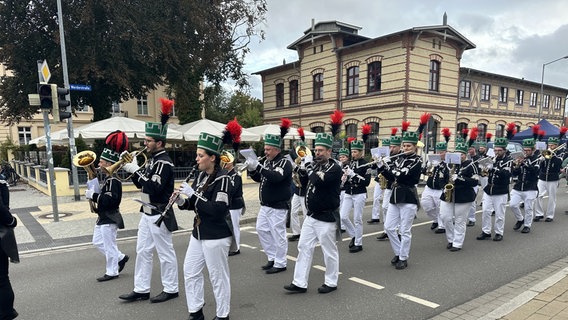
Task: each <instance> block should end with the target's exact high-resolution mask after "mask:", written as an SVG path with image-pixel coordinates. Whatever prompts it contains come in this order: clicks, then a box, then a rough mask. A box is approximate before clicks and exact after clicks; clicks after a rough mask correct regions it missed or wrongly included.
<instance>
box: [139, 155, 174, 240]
mask: <svg viewBox="0 0 568 320" xmlns="http://www.w3.org/2000/svg"><path fill="white" fill-rule="evenodd" d="M132 182H134V185H136V187H138V188H139V189H142V193H146V194H148V195H149V197H150V203H152V204H153V205H154V206H156V207H157V208H158V210H152V215H157V214H161V213H162V211H163V209H165V207H166V205H167V204H168V201H169V199H170V196H171V195H172V193H173V192H174V164H173V163H172V159H171V158H170V156H169V155H168V154H167V153H166V150H160V151H158V152H156V153H154V154H153V155H151V156H150V157H149V159H148V163H147V164H146V168H145V169H144V170H138V171H137V172H136V173H135V174H133V175H132ZM140 211H143V210H142V207H140ZM164 224H165V225H166V228H168V230H169V231H176V230H177V229H178V225H177V221H176V217H175V215H174V210H173V208H170V210H168V212H167V214H166V216H165V219H164Z"/></svg>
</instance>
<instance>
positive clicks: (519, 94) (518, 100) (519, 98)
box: [515, 89, 525, 105]
mask: <svg viewBox="0 0 568 320" xmlns="http://www.w3.org/2000/svg"><path fill="white" fill-rule="evenodd" d="M524 95H525V92H524V91H523V90H520V89H517V95H516V96H515V104H518V105H522V104H523V98H524Z"/></svg>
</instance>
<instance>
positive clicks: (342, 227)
mask: <svg viewBox="0 0 568 320" xmlns="http://www.w3.org/2000/svg"><path fill="white" fill-rule="evenodd" d="M343 198H345V190H341V192H340V193H339V209H340V210H341V205H342V204H343ZM340 224H341V229H342V230H345V226H343V221H340Z"/></svg>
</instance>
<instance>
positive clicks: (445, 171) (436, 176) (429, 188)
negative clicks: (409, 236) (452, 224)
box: [420, 142, 450, 233]
mask: <svg viewBox="0 0 568 320" xmlns="http://www.w3.org/2000/svg"><path fill="white" fill-rule="evenodd" d="M447 149H448V144H447V143H446V142H438V143H436V153H437V154H439V155H440V162H437V161H436V162H433V163H430V164H429V166H426V167H424V168H423V170H422V174H425V175H427V176H428V179H427V180H426V186H425V187H424V191H422V195H421V197H420V206H421V207H422V208H423V209H424V212H426V215H428V217H430V218H431V219H432V225H431V226H430V230H434V229H436V231H435V232H436V233H445V232H446V229H445V227H444V222H443V221H442V219H441V218H440V202H441V200H440V197H441V196H442V191H443V189H444V186H445V185H446V184H447V183H448V181H449V180H450V169H449V168H448V165H447V164H446V162H445V156H446V151H447Z"/></svg>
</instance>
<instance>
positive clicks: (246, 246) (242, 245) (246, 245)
mask: <svg viewBox="0 0 568 320" xmlns="http://www.w3.org/2000/svg"><path fill="white" fill-rule="evenodd" d="M240 246H241V247H244V248H249V249H255V250H256V247H255V246H249V245H248V244H245V243H241V244H240Z"/></svg>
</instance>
